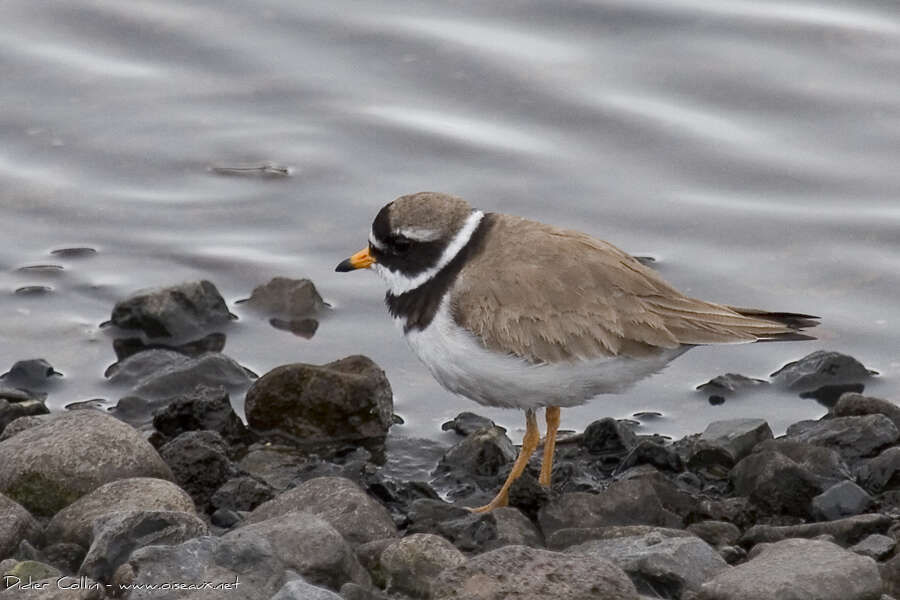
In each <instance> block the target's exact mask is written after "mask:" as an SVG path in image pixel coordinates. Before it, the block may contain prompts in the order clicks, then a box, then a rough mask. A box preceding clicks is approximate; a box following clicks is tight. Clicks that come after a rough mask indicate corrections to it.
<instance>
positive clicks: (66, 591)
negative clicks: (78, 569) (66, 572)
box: [0, 575, 106, 600]
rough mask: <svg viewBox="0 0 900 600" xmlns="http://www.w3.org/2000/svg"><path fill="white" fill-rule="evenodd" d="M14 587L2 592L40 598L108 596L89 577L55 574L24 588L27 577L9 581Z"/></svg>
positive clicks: (87, 599)
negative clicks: (18, 580) (17, 580)
mask: <svg viewBox="0 0 900 600" xmlns="http://www.w3.org/2000/svg"><path fill="white" fill-rule="evenodd" d="M9 583H11V584H13V585H14V587H10V588H9V589H7V590H4V591H2V592H0V596H2V597H4V598H6V597H9V598H35V599H40V600H102V599H103V598H106V594H105V593H104V591H103V590H104V588H103V586H102V585H101V584H99V583H98V582H96V581H94V580H92V579H89V578H76V577H61V576H58V575H54V576H52V577H49V578H47V579H41V580H37V581H35V580H32V582H31V584H32V586H33V587H31V588H27V589H25V588H22V587H20V586H21V585H22V584H26V583H28V579H27V578H23V579H22V580H21V581H20V582H14V581H9Z"/></svg>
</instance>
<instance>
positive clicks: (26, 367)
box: [0, 358, 62, 388]
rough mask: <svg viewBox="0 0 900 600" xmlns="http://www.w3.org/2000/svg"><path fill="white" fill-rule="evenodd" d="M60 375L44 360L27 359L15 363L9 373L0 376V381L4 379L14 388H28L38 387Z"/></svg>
mask: <svg viewBox="0 0 900 600" xmlns="http://www.w3.org/2000/svg"><path fill="white" fill-rule="evenodd" d="M61 375H62V373H60V372H59V371H57V370H56V369H54V368H53V365H51V364H50V363H49V362H47V361H46V360H45V359H43V358H29V359H27V360H19V361H16V362H15V364H13V366H12V367H10V369H9V371H7V372H6V373H4V374H3V375H0V379H5V380H6V383H7V384H9V385H12V386H15V387H24V388H29V387H31V386H40V385H42V384H44V383H46V382H47V380H48V379H51V378H53V377H58V376H61Z"/></svg>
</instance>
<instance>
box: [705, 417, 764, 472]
mask: <svg viewBox="0 0 900 600" xmlns="http://www.w3.org/2000/svg"><path fill="white" fill-rule="evenodd" d="M772 438H773V435H772V429H771V428H770V427H769V424H768V423H767V422H766V421H765V419H729V420H726V421H713V422H712V423H710V424H709V425H708V426H707V427H706V430H705V431H704V432H703V433H702V434H701V435H700V441H701V442H703V443H706V444H709V445H711V446H716V447H719V448H723V449H724V450H725V451H727V452H728V454H729V455H730V456H731V458H732V460H733V461H734V462H735V463H737V462H738V461H739V460H741V459H742V458H744V457H745V456H747V455H748V454H750V451H751V450H753V448H754V446H756V445H757V444H759V443H760V442H764V441H765V440H771V439H772Z"/></svg>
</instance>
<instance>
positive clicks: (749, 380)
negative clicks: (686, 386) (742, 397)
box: [697, 373, 769, 396]
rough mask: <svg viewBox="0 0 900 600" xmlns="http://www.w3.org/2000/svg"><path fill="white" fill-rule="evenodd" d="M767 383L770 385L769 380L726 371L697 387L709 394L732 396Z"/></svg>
mask: <svg viewBox="0 0 900 600" xmlns="http://www.w3.org/2000/svg"><path fill="white" fill-rule="evenodd" d="M767 385H769V382H768V381H766V380H764V379H754V378H753V377H747V376H746V375H740V374H738V373H725V374H724V375H718V376H717V377H713V378H712V379H710V380H709V381H707V382H706V383H701V384H700V385H698V386H697V389H698V390H699V391H701V392H704V393H707V394H713V395H717V396H730V395H732V394H735V393H738V392H743V391H745V390H748V389H753V388H758V387H762V386H767Z"/></svg>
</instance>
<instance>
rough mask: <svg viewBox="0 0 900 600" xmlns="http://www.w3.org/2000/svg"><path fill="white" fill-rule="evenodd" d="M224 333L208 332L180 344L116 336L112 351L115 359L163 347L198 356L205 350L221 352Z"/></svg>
mask: <svg viewBox="0 0 900 600" xmlns="http://www.w3.org/2000/svg"><path fill="white" fill-rule="evenodd" d="M225 340H226V337H225V334H224V333H210V334H208V335H205V336H203V337H201V338H197V339H195V340H189V341H187V342H183V343H181V344H163V343H153V342H147V341H145V340H144V339H143V338H140V337H130V338H116V339H114V340H113V352H115V353H116V360H125V359H126V358H128V357H129V356H131V355H133V354H137V353H138V352H143V351H144V350H153V349H157V348H158V349H163V350H174V351H175V352H178V353H180V354H185V355H187V356H200V355H201V354H205V353H207V352H221V351H222V350H224V349H225Z"/></svg>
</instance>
